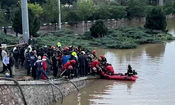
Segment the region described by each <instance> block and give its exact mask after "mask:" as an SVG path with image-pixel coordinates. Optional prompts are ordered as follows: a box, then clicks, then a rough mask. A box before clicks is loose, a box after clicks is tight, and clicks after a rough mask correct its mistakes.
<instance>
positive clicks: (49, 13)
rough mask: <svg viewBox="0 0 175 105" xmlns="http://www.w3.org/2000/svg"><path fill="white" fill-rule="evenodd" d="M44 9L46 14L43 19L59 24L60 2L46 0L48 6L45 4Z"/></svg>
mask: <svg viewBox="0 0 175 105" xmlns="http://www.w3.org/2000/svg"><path fill="white" fill-rule="evenodd" d="M43 9H44V13H43V17H42V18H43V19H44V20H45V21H46V22H51V23H57V22H58V0H46V4H44V6H43Z"/></svg>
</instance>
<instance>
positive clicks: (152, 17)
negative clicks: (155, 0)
mask: <svg viewBox="0 0 175 105" xmlns="http://www.w3.org/2000/svg"><path fill="white" fill-rule="evenodd" d="M166 26H167V23H166V16H165V14H164V12H163V11H162V9H161V8H153V9H152V10H151V11H150V12H149V13H148V15H147V17H146V23H145V28H148V29H152V30H163V31H165V30H166Z"/></svg>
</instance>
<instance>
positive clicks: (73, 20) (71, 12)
mask: <svg viewBox="0 0 175 105" xmlns="http://www.w3.org/2000/svg"><path fill="white" fill-rule="evenodd" d="M62 11H63V12H62V19H63V20H64V21H66V22H68V23H69V24H70V25H73V24H77V23H78V21H79V20H80V17H79V16H78V14H77V12H76V9H75V8H73V7H70V8H69V7H65V8H63V9H62Z"/></svg>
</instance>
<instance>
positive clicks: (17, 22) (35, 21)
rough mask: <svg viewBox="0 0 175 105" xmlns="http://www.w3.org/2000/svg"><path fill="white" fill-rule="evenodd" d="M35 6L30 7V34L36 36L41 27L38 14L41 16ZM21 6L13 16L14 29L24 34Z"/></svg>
mask: <svg viewBox="0 0 175 105" xmlns="http://www.w3.org/2000/svg"><path fill="white" fill-rule="evenodd" d="M32 7H33V6H31V7H29V11H28V12H29V15H28V16H29V31H30V35H33V36H36V35H37V31H38V30H39V29H40V20H39V18H38V17H37V16H39V13H38V12H37V11H36V9H35V8H32ZM21 14H22V13H21V8H20V7H19V8H18V10H17V11H16V13H15V16H14V18H13V25H12V27H13V29H14V31H15V32H16V33H20V34H22V17H21Z"/></svg>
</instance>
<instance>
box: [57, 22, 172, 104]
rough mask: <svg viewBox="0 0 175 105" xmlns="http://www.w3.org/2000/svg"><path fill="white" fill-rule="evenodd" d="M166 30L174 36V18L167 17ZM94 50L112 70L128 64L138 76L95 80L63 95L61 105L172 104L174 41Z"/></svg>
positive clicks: (122, 70) (124, 70) (122, 69)
mask: <svg viewBox="0 0 175 105" xmlns="http://www.w3.org/2000/svg"><path fill="white" fill-rule="evenodd" d="M168 29H169V33H171V34H173V35H174V36H175V19H170V20H168ZM97 53H98V54H99V55H101V54H104V55H105V57H106V58H107V60H108V62H109V63H111V64H112V65H113V67H114V69H115V71H116V72H126V69H127V65H128V64H131V65H132V67H133V69H135V70H136V71H137V72H138V76H139V78H138V79H137V81H136V82H124V81H111V80H102V79H100V80H96V81H94V82H92V83H91V84H88V85H87V86H86V87H85V88H84V89H82V90H81V91H80V92H79V93H78V94H72V95H70V96H67V97H65V98H64V103H63V104H62V105H175V41H171V42H167V43H162V44H147V45H141V46H139V47H138V48H137V49H130V50H114V49H97ZM56 105H61V104H60V103H57V104H56Z"/></svg>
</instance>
